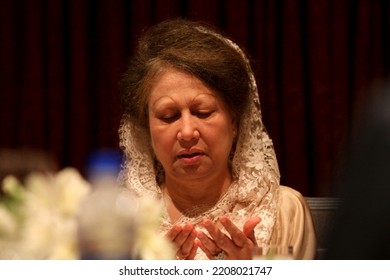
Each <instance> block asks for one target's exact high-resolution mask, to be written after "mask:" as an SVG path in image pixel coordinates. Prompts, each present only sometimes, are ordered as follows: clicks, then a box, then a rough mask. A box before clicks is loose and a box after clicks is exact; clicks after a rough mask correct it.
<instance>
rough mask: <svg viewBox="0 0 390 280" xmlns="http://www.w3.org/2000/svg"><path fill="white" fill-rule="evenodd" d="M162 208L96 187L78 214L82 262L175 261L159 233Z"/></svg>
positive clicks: (112, 189) (147, 199)
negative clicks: (106, 260)
mask: <svg viewBox="0 0 390 280" xmlns="http://www.w3.org/2000/svg"><path fill="white" fill-rule="evenodd" d="M161 212H162V207H161V205H159V202H157V201H154V200H151V199H150V198H145V199H141V200H135V199H134V198H133V197H132V196H131V195H130V194H129V193H128V192H123V191H120V190H119V189H117V188H110V187H108V186H105V187H98V188H95V187H94V190H93V193H92V194H91V195H90V196H89V197H88V198H87V200H86V201H85V203H84V204H83V205H82V208H81V211H80V213H81V214H80V220H79V221H80V223H79V225H80V227H79V244H80V251H81V258H82V259H142V260H164V259H174V256H175V253H174V251H173V246H172V244H171V243H170V242H169V241H168V240H167V239H165V237H164V236H162V235H161V234H160V233H159V232H158V226H159V224H160V218H161Z"/></svg>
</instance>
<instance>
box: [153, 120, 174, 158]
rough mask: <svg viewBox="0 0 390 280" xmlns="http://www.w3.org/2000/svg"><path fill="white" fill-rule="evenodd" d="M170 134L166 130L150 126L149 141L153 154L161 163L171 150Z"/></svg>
mask: <svg viewBox="0 0 390 280" xmlns="http://www.w3.org/2000/svg"><path fill="white" fill-rule="evenodd" d="M171 134H172V133H171V132H170V130H169V129H167V128H162V127H156V126H151V127H150V139H151V144H152V148H153V151H154V153H155V154H156V156H157V158H158V159H159V160H160V161H161V160H163V158H164V157H165V156H164V155H166V154H168V153H169V152H170V150H171V147H172V143H173V140H172V139H173V138H172V136H171Z"/></svg>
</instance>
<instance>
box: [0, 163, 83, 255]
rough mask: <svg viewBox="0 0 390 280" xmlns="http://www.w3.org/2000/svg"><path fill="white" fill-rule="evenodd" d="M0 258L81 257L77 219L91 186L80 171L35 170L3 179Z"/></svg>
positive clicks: (0, 208) (0, 203)
mask: <svg viewBox="0 0 390 280" xmlns="http://www.w3.org/2000/svg"><path fill="white" fill-rule="evenodd" d="M2 186H3V192H4V194H5V196H4V197H3V198H2V199H1V200H0V259H78V258H79V254H78V248H77V239H76V236H77V219H76V215H77V213H78V210H79V207H80V205H81V203H82V200H83V199H84V198H85V197H86V196H87V195H88V193H89V192H90V186H89V184H88V182H87V181H85V180H84V179H83V178H82V177H81V176H80V174H79V173H78V171H77V170H76V169H73V168H66V169H64V170H62V171H60V172H58V173H57V174H55V175H48V174H43V173H39V172H33V173H31V174H29V175H27V176H26V178H25V180H24V183H22V182H21V181H19V180H18V179H17V178H16V177H15V176H13V175H10V176H7V177H6V178H5V179H4V181H3V185H2Z"/></svg>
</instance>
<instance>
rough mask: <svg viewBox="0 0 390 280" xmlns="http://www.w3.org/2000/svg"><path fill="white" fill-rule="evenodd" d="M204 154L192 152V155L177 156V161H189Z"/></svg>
mask: <svg viewBox="0 0 390 280" xmlns="http://www.w3.org/2000/svg"><path fill="white" fill-rule="evenodd" d="M203 155H204V153H201V152H194V153H183V154H180V155H178V156H177V158H178V159H191V158H195V157H198V156H203Z"/></svg>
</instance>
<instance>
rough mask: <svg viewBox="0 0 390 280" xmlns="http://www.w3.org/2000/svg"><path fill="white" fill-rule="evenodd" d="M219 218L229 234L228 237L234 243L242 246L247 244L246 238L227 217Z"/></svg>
mask: <svg viewBox="0 0 390 280" xmlns="http://www.w3.org/2000/svg"><path fill="white" fill-rule="evenodd" d="M219 220H220V222H221V224H222V225H223V227H224V228H225V229H226V231H227V232H228V233H229V234H230V237H231V239H232V240H233V242H234V244H235V245H237V246H238V247H244V246H245V245H246V244H247V242H248V238H247V237H246V236H245V234H244V233H243V232H242V231H241V230H240V229H239V228H238V227H236V226H235V225H234V224H233V223H232V221H231V220H230V219H229V218H228V217H226V216H222V217H221V218H220V219H219Z"/></svg>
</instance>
